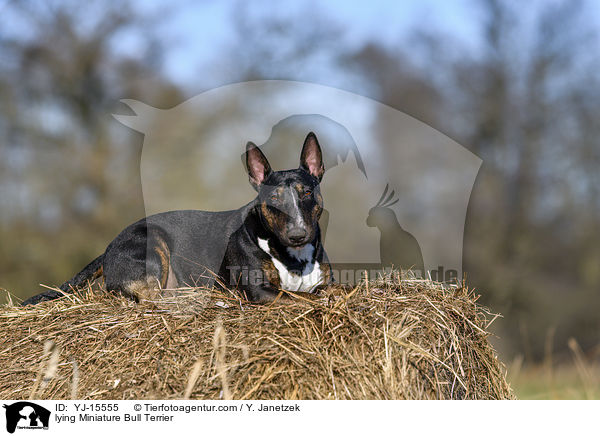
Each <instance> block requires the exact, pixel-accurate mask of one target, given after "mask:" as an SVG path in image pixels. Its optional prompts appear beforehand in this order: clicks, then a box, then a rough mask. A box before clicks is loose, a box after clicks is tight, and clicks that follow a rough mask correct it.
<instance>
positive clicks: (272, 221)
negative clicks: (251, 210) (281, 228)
mask: <svg viewBox="0 0 600 436" xmlns="http://www.w3.org/2000/svg"><path fill="white" fill-rule="evenodd" d="M260 209H261V212H262V216H263V217H264V218H265V220H266V221H267V224H268V225H269V227H270V228H271V229H274V228H275V216H274V215H273V214H272V213H271V211H270V210H269V207H268V206H267V203H261V204H260Z"/></svg>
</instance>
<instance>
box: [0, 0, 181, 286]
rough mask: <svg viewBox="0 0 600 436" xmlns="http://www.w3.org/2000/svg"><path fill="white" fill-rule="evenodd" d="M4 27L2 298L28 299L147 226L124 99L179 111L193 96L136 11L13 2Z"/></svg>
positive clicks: (0, 46)
mask: <svg viewBox="0 0 600 436" xmlns="http://www.w3.org/2000/svg"><path fill="white" fill-rule="evenodd" d="M3 15H4V18H3V19H4V20H6V22H7V23H10V25H8V26H5V27H4V28H3V29H2V31H1V32H2V33H1V34H0V53H1V57H2V59H4V61H3V62H2V64H0V72H1V75H0V77H1V78H2V79H1V81H0V94H1V95H2V96H3V97H4V98H2V100H1V101H2V103H1V104H0V114H1V119H2V120H4V122H0V133H1V135H2V137H3V138H4V140H3V141H2V142H1V143H0V156H2V158H1V159H0V186H2V187H3V189H2V193H1V194H0V210H1V213H0V232H1V233H2V234H1V235H0V237H1V238H2V241H3V242H2V244H1V245H0V286H2V287H5V288H8V289H10V290H11V291H13V292H15V293H17V295H18V294H21V295H27V294H30V293H32V292H33V289H32V288H34V287H35V286H36V285H37V284H38V283H40V282H43V283H48V284H58V283H60V282H62V281H64V279H65V278H66V277H68V276H69V275H70V274H72V273H73V270H74V269H76V268H77V267H81V266H83V265H84V264H85V263H87V262H88V261H89V259H91V258H93V257H94V256H96V255H98V253H99V252H101V250H102V249H103V248H104V246H105V245H106V241H107V240H110V238H112V237H114V236H115V234H116V233H117V232H118V231H119V230H120V228H122V227H123V226H124V225H126V224H127V223H129V222H131V221H132V220H134V219H136V218H138V217H139V216H141V215H143V203H142V195H141V189H140V184H139V153H140V150H141V141H140V139H141V138H140V137H139V136H136V135H132V134H125V132H126V130H125V128H122V129H120V128H117V127H115V126H116V125H117V123H116V122H115V121H114V120H112V118H111V117H110V113H111V112H113V110H114V109H115V108H116V107H117V104H118V99H120V98H123V97H131V98H143V99H144V100H145V101H148V102H150V103H153V104H155V105H158V106H160V105H163V106H165V105H167V106H168V105H172V104H174V103H176V102H178V101H179V100H180V99H181V95H180V93H179V92H178V90H177V89H176V88H175V87H174V86H173V85H171V84H170V83H169V82H168V81H167V80H166V79H165V78H164V77H162V75H161V73H160V68H158V67H159V66H160V62H161V56H160V53H161V52H162V50H163V47H162V46H161V43H160V40H159V38H158V35H154V34H153V33H152V29H153V26H152V25H151V24H152V17H148V16H142V15H140V14H139V13H138V12H136V11H135V10H134V9H133V8H132V7H131V5H130V4H129V3H125V4H119V5H116V4H109V3H106V2H100V1H92V2H86V3H85V4H84V3H81V2H76V1H60V2H57V1H49V2H42V3H40V2H36V1H23V2H11V3H9V4H8V5H7V6H5V9H4V11H3ZM132 35H133V36H135V37H137V39H138V44H139V47H136V50H135V53H134V54H129V55H128V54H127V50H124V48H123V47H120V44H121V43H122V42H123V41H126V40H127V39H126V38H127V37H131V36H132ZM130 43H131V42H130Z"/></svg>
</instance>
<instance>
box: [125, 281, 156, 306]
mask: <svg viewBox="0 0 600 436" xmlns="http://www.w3.org/2000/svg"><path fill="white" fill-rule="evenodd" d="M125 294H127V295H128V296H130V297H134V298H136V299H137V300H139V301H141V300H153V299H157V298H159V297H160V296H161V287H160V285H159V283H158V280H157V279H156V278H154V277H148V278H147V279H146V280H134V281H131V282H129V283H126V284H125Z"/></svg>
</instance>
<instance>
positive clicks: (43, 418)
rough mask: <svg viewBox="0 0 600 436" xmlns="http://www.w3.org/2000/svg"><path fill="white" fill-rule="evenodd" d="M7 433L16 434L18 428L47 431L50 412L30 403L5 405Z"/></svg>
mask: <svg viewBox="0 0 600 436" xmlns="http://www.w3.org/2000/svg"><path fill="white" fill-rule="evenodd" d="M3 407H4V408H5V409H6V431H8V432H9V433H14V432H15V430H16V429H17V428H25V429H37V428H39V429H47V428H48V424H49V421H50V411H49V410H48V409H46V408H44V407H42V406H38V405H37V404H35V403H30V402H29V401H19V402H17V403H13V404H9V405H7V404H5V405H4V406H3Z"/></svg>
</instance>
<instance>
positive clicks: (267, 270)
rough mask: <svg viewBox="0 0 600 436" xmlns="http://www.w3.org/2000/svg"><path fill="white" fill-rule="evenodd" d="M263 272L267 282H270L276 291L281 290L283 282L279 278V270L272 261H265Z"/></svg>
mask: <svg viewBox="0 0 600 436" xmlns="http://www.w3.org/2000/svg"><path fill="white" fill-rule="evenodd" d="M262 270H263V272H264V274H265V275H266V278H267V280H269V283H270V284H271V286H273V287H274V288H275V289H279V287H280V286H281V280H280V278H279V272H278V271H277V268H275V264H274V263H273V261H272V260H270V259H269V260H263V262H262Z"/></svg>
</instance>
